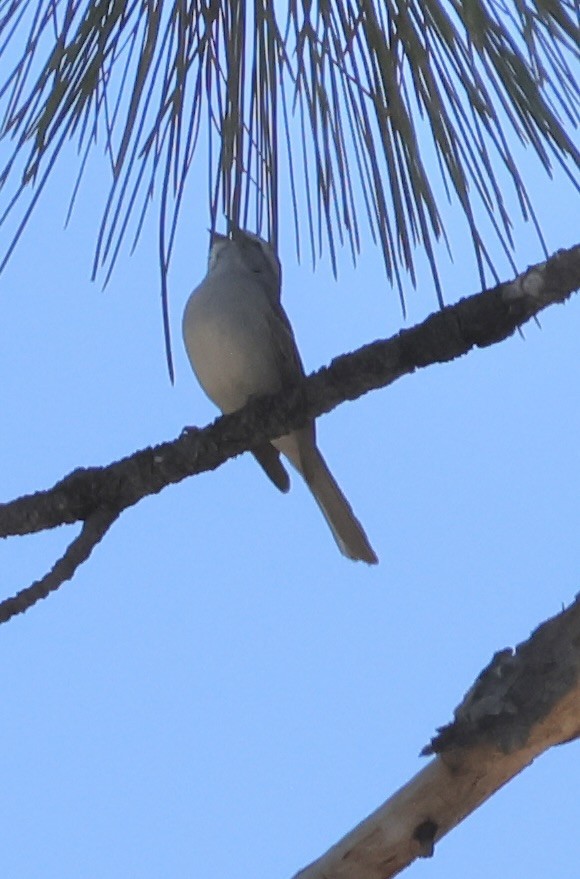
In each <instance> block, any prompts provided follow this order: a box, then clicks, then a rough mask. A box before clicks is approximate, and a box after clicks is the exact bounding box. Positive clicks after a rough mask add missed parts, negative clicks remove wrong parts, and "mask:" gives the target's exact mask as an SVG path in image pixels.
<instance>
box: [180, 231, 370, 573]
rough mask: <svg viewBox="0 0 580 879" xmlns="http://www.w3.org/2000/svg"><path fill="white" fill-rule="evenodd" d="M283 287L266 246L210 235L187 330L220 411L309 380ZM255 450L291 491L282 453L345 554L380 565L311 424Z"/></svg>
mask: <svg viewBox="0 0 580 879" xmlns="http://www.w3.org/2000/svg"><path fill="white" fill-rule="evenodd" d="M281 286H282V270H281V265H280V261H279V259H278V256H277V254H276V251H275V250H274V248H273V247H272V246H271V245H270V244H269V242H267V241H266V240H264V239H263V238H260V237H259V236H258V235H256V234H254V233H253V232H248V231H246V230H243V229H238V228H233V229H232V230H231V231H230V232H229V234H228V235H222V234H221V233H219V232H213V234H212V236H211V241H210V249H209V257H208V268H207V274H206V276H205V278H204V279H203V281H202V282H201V283H200V284H199V285H198V286H197V287H196V288H195V289H194V290H193V292H192V294H191V295H190V297H189V299H188V301H187V303H186V306H185V310H184V313H183V323H182V330H183V341H184V344H185V349H186V351H187V355H188V357H189V361H190V364H191V367H192V369H193V372H194V373H195V375H196V377H197V379H198V381H199V384H200V385H201V387H202V389H203V390H204V392H205V393H206V394H207V396H208V397H209V398H210V400H212V401H213V403H215V405H216V406H217V407H218V408H219V409H221V411H222V413H225V414H227V413H231V412H235V411H237V410H238V409H241V408H242V407H243V406H244V405H245V404H246V403H247V402H248V400H250V399H251V398H255V397H258V396H262V395H266V394H275V393H277V392H278V391H280V390H281V389H282V388H283V387H286V386H288V385H292V384H294V385H295V384H296V383H297V382H299V381H300V380H301V379H302V378H304V376H305V372H304V367H303V365H302V360H301V359H300V354H299V352H298V347H297V345H296V340H295V338H294V333H293V331H292V327H291V325H290V321H289V320H288V317H287V315H286V312H285V311H284V309H283V307H282V303H281ZM251 451H252V453H253V455H254V457H255V458H256V459H257V461H258V463H259V464H260V465H261V467H262V468H263V470H264V471H265V473H266V474H267V475H268V477H269V478H270V479H271V481H272V482H273V483H274V485H275V486H276V487H277V488H278V489H279V490H280V491H282V492H287V491H288V490H289V488H290V479H289V476H288V472H287V470H286V468H285V467H284V464H283V463H282V461H281V459H280V454H282V455H284V456H285V457H286V458H287V459H288V460H289V461H290V463H291V464H292V465H293V467H294V468H295V469H296V470H297V471H298V473H299V474H300V475H301V476H302V477H303V478H304V481H305V482H306V485H307V486H308V488H309V489H310V491H311V492H312V494H313V496H314V498H315V500H316V502H317V504H318V506H319V507H320V509H321V511H322V513H323V515H324V518H325V519H326V521H327V523H328V525H329V527H330V530H331V532H332V535H333V537H334V539H335V541H336V543H337V545H338V547H339V549H340V551H341V552H342V553H343V555H345V556H346V557H347V558H350V559H353V560H362V561H364V562H367V564H369V565H373V564H376V563H377V562H378V558H377V556H376V553H375V551H374V550H373V548H372V547H371V544H370V543H369V540H368V537H367V536H366V534H365V531H364V529H363V527H362V525H361V524H360V522H359V521H358V519H357V518H356V516H355V515H354V513H353V511H352V508H351V506H350V504H349V503H348V501H347V499H346V498H345V496H344V494H343V493H342V491H341V490H340V488H339V486H338V484H337V482H336V480H335V479H334V477H333V475H332V473H331V472H330V470H329V469H328V466H327V464H326V462H325V460H324V458H323V457H322V454H321V453H320V451H319V449H318V446H317V445H316V428H315V422H314V420H311V421H310V422H309V423H308V424H307V425H306V426H305V427H303V428H300V429H299V430H293V431H291V432H290V433H288V434H286V435H285V436H281V437H279V438H278V439H274V440H272V441H271V442H264V443H261V444H260V445H257V446H256V447H255V448H253V449H252V450H251Z"/></svg>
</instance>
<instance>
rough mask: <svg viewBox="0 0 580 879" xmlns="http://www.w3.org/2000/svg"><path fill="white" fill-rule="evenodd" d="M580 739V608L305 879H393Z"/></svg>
mask: <svg viewBox="0 0 580 879" xmlns="http://www.w3.org/2000/svg"><path fill="white" fill-rule="evenodd" d="M578 736H580V599H578V598H577V599H576V601H575V602H574V604H572V605H571V607H569V608H568V609H567V610H565V611H563V612H562V613H561V614H559V615H558V616H556V617H554V618H553V619H551V620H548V621H547V622H545V623H544V624H543V625H541V626H540V627H539V628H538V629H537V630H536V631H535V632H534V633H533V634H532V636H531V637H530V638H529V640H528V641H526V642H524V643H523V644H520V645H519V646H518V647H517V649H516V650H515V651H512V650H510V649H508V650H503V651H501V652H499V653H497V654H496V655H495V657H494V658H493V660H492V662H491V663H490V665H489V666H488V667H487V668H486V669H485V670H484V671H483V672H482V674H481V675H480V676H479V678H478V679H477V681H476V682H475V684H474V685H473V687H472V688H471V689H470V691H469V692H468V694H467V696H466V697H465V699H464V700H463V702H462V704H461V705H460V706H459V708H457V709H456V711H455V720H454V722H453V723H451V724H449V726H447V727H444V728H443V729H442V730H440V731H439V734H438V735H437V736H436V737H435V738H434V739H433V740H432V742H431V744H430V745H429V746H428V747H427V748H426V749H425V752H424V753H433V752H436V753H437V754H438V756H437V757H436V758H435V760H432V761H431V763H429V765H428V766H426V767H425V769H423V770H422V772H419V773H418V774H417V775H416V776H415V777H414V778H412V779H411V781H410V782H408V784H406V785H405V786H404V787H402V788H401V789H400V790H398V791H397V792H396V793H395V794H394V795H393V796H392V797H391V798H390V799H389V800H387V802H386V803H384V805H382V806H381V807H380V808H379V809H377V810H376V812H374V813H373V814H372V815H370V816H369V817H368V818H367V819H366V820H365V821H363V822H362V823H361V824H359V825H358V827H355V829H354V830H352V831H351V832H350V833H349V834H348V835H347V836H345V837H344V839H342V840H341V841H340V842H339V843H337V845H335V846H333V847H332V848H331V849H330V850H329V851H328V852H327V853H326V854H325V855H323V856H322V857H321V858H319V860H317V861H315V862H314V863H313V864H311V865H310V866H309V867H307V868H306V869H305V870H302V871H301V872H300V873H298V874H297V876H296V877H295V879H389V877H390V876H395V875H397V874H398V873H400V872H401V871H402V870H403V869H404V868H405V867H407V866H408V865H409V864H410V863H411V862H412V861H414V860H415V859H416V858H418V857H429V856H430V855H431V854H432V853H433V848H434V845H435V843H436V842H438V841H439V840H440V839H441V838H442V837H443V836H445V834H446V833H448V832H449V831H450V830H452V829H453V827H455V826H456V825H457V824H459V822H460V821H462V820H463V819H464V818H465V817H466V816H467V815H469V814H470V812H473V811H474V810H475V809H476V808H477V807H478V806H480V805H481V804H482V803H483V802H484V801H485V800H487V799H488V798H489V797H490V796H491V795H492V794H493V793H495V791H497V790H498V789H499V788H500V787H502V785H504V784H505V783H506V782H507V781H509V780H510V779H511V778H513V777H514V776H515V775H517V774H518V773H519V772H521V771H522V770H523V769H525V767H526V766H529V765H530V763H532V762H533V760H534V759H535V758H536V757H537V756H538V755H539V754H541V753H542V752H543V751H546V750H547V749H548V748H550V747H552V745H557V744H563V743H564V742H568V741H571V740H572V739H574V738H577V737H578Z"/></svg>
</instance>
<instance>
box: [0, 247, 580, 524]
mask: <svg viewBox="0 0 580 879" xmlns="http://www.w3.org/2000/svg"><path fill="white" fill-rule="evenodd" d="M579 288H580V245H577V246H576V247H573V248H571V249H570V250H562V251H560V252H558V253H557V254H555V255H554V256H552V257H551V258H550V259H549V260H547V261H546V262H545V263H542V264H540V265H537V266H534V267H533V268H531V269H529V270H528V271H527V272H525V273H524V274H523V275H520V276H519V277H518V278H517V279H516V280H515V281H512V282H510V283H508V284H501V285H499V286H498V287H496V288H495V289H492V290H488V291H485V292H483V293H479V294H477V295H475V296H471V297H469V298H467V299H462V300H461V301H460V302H458V303H457V304H456V305H453V306H449V307H448V308H445V309H443V310H442V311H439V312H437V313H436V314H433V315H431V316H430V317H429V318H427V320H426V321H424V322H423V323H422V324H419V325H418V326H416V327H414V328H413V329H410V330H404V331H402V332H401V333H399V334H398V335H397V336H394V337H393V338H391V339H388V340H386V341H384V340H383V341H378V342H373V343H372V344H370V345H366V346H365V347H363V348H360V349H359V350H358V351H355V352H354V353H352V354H346V355H343V356H341V357H337V358H336V359H335V360H333V361H332V363H331V364H330V366H329V367H326V368H324V369H320V370H319V371H318V372H316V373H314V374H313V375H311V376H309V378H308V379H306V380H305V381H304V383H303V384H302V385H301V386H300V387H298V388H290V389H286V390H285V391H283V392H282V393H280V394H277V395H276V396H274V397H267V398H266V397H264V398H262V399H260V400H256V401H252V402H251V403H250V404H249V405H248V406H246V407H245V408H244V409H242V410H240V411H239V412H236V413H235V414H233V415H228V416H224V417H222V418H218V419H217V420H216V421H215V422H214V423H213V424H211V425H209V426H208V427H206V428H205V429H204V430H189V431H186V432H184V434H182V436H181V437H179V438H178V439H176V440H174V441H173V442H167V443H163V444H161V445H159V446H155V447H153V448H148V449H144V450H142V451H139V452H135V453H134V454H132V455H130V456H128V457H126V458H124V459H122V460H120V461H118V462H116V463H114V464H110V465H109V466H107V467H93V468H87V469H79V470H76V471H74V472H73V473H71V474H70V475H69V476H67V477H65V478H64V479H63V480H62V481H60V482H59V483H57V484H56V485H55V486H54V487H53V488H51V489H49V490H48V491H41V492H38V493H36V494H33V495H28V496H25V497H22V498H19V499H17V500H14V501H12V502H10V503H5V504H2V505H0V536H1V537H7V536H9V535H13V534H30V533H33V532H36V531H41V530H44V529H47V528H54V527H56V526H57V525H63V524H72V523H74V522H77V521H86V520H87V519H88V518H89V517H90V516H92V515H93V514H94V513H95V512H96V511H97V510H100V509H105V510H111V511H116V512H117V513H119V512H121V511H122V510H124V509H126V508H127V507H130V506H132V505H133V504H136V503H137V502H138V501H139V500H141V498H143V497H145V496H146V495H150V494H155V493H157V492H159V491H161V490H162V489H163V488H165V487H166V486H167V485H170V484H172V483H175V482H180V481H181V480H182V479H185V478H186V477H187V476H192V475H194V474H196V473H201V472H203V471H206V470H213V469H215V468H216V467H218V466H220V464H223V463H224V461H226V460H228V458H232V457H234V456H235V455H239V454H240V453H241V452H244V451H247V450H248V449H250V448H252V447H253V446H254V445H256V444H257V443H259V442H261V441H263V440H265V439H270V438H272V437H276V436H280V435H282V434H284V433H286V432H287V431H288V430H289V429H293V428H297V427H300V426H302V425H303V424H304V423H305V421H306V420H307V419H309V418H315V417H317V416H319V415H322V414H323V413H325V412H330V411H331V410H332V409H334V408H335V407H336V406H338V405H339V404H340V403H343V402H344V401H345V400H354V399H356V398H357V397H360V396H361V395H362V394H365V393H367V392H368V391H371V390H373V389H375V388H380V387H385V386H386V385H389V384H391V383H392V382H394V381H395V380H396V379H398V378H400V377H401V376H403V375H407V374H409V373H412V372H414V371H415V370H416V369H418V368H421V367H425V366H428V365H430V364H433V363H442V362H447V361H450V360H453V359H454V358H456V357H459V356H460V355H462V354H465V353H467V352H468V351H469V350H471V349H472V348H473V347H476V346H477V347H480V348H481V347H485V346H488V345H492V344H494V343H496V342H499V341H501V340H503V339H506V338H508V336H510V335H512V334H513V332H514V331H515V330H516V329H517V328H518V327H520V326H522V325H523V324H524V323H525V322H526V321H528V320H529V319H530V318H531V317H534V316H535V315H536V314H538V312H540V311H541V310H542V309H544V308H545V307H546V306H548V305H551V304H553V303H556V302H564V301H565V300H566V299H567V298H568V297H569V296H570V295H571V293H572V292H573V291H575V290H577V289H579Z"/></svg>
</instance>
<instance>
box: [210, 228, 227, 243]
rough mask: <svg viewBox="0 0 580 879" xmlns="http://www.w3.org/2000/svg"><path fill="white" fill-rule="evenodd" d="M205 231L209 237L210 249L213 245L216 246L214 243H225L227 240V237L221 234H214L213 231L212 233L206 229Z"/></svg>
mask: <svg viewBox="0 0 580 879" xmlns="http://www.w3.org/2000/svg"><path fill="white" fill-rule="evenodd" d="M207 231H208V232H209V235H210V238H209V246H210V247H213V245H214V244H216V242H218V241H227V240H228V236H227V235H222V234H221V232H215V231H214V232H212V231H211V229H208V230H207Z"/></svg>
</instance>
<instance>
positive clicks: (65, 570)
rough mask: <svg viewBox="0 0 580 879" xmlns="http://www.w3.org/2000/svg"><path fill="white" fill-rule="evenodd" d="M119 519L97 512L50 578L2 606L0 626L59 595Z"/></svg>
mask: <svg viewBox="0 0 580 879" xmlns="http://www.w3.org/2000/svg"><path fill="white" fill-rule="evenodd" d="M118 515H119V514H118V513H116V512H112V511H111V510H104V509H98V510H95V512H94V513H93V514H92V515H91V516H89V518H88V519H87V520H86V521H85V522H84V523H83V527H82V529H81V533H80V534H79V535H78V537H75V539H74V540H73V542H72V543H71V544H70V545H69V546H68V547H67V549H66V551H65V553H64V555H63V556H61V558H60V559H59V560H58V561H57V562H56V564H55V565H54V566H53V568H52V569H51V570H50V571H49V572H48V574H46V575H45V576H44V577H42V579H41V580H36V581H35V582H34V583H33V584H32V585H31V586H28V587H27V588H26V589H22V590H21V591H20V592H17V593H16V595H14V596H13V597H12V598H6V599H5V600H4V601H2V602H0V623H6V622H8V620H9V619H11V618H12V617H14V616H16V615H17V614H19V613H24V611H26V610H28V609H29V608H30V607H32V605H33V604H36V602H37V601H40V600H41V598H47V596H48V595H50V593H51V592H56V590H57V589H58V588H59V587H60V586H61V585H62V584H63V583H64V582H65V580H72V578H73V576H74V574H75V573H76V571H77V568H79V567H80V565H82V563H83V562H86V560H87V559H88V558H89V556H90V555H91V553H92V551H93V549H94V548H95V546H96V545H97V543H99V542H100V541H101V540H102V539H103V537H104V536H105V534H106V533H107V531H108V530H109V528H110V527H111V525H112V524H113V522H114V521H115V519H116V518H117V517H118Z"/></svg>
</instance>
